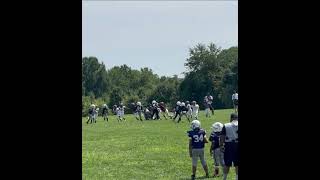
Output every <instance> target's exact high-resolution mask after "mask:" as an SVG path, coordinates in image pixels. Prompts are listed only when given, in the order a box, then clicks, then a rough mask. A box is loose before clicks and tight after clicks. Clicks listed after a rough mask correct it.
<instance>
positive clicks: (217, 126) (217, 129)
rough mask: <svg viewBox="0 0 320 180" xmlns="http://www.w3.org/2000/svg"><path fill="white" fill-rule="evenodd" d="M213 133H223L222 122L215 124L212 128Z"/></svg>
mask: <svg viewBox="0 0 320 180" xmlns="http://www.w3.org/2000/svg"><path fill="white" fill-rule="evenodd" d="M211 128H212V130H213V132H221V131H222V128H223V124H222V123H220V122H216V123H213V124H212V126H211Z"/></svg>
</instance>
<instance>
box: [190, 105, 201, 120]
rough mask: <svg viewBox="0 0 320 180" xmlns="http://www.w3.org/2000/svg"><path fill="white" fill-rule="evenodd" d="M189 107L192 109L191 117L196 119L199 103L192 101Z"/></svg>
mask: <svg viewBox="0 0 320 180" xmlns="http://www.w3.org/2000/svg"><path fill="white" fill-rule="evenodd" d="M191 109H192V118H193V119H198V113H199V105H198V104H197V102H196V101H192V105H191Z"/></svg>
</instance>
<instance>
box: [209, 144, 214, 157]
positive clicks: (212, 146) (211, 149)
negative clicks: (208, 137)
mask: <svg viewBox="0 0 320 180" xmlns="http://www.w3.org/2000/svg"><path fill="white" fill-rule="evenodd" d="M213 148H214V141H211V146H210V155H211V156H212V153H213Z"/></svg>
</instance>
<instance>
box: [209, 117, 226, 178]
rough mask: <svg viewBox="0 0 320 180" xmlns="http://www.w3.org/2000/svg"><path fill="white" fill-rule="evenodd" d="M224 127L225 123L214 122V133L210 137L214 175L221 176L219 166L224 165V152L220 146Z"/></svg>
mask: <svg viewBox="0 0 320 180" xmlns="http://www.w3.org/2000/svg"><path fill="white" fill-rule="evenodd" d="M222 127H223V124H222V123H220V122H216V123H214V124H212V127H211V128H212V133H211V135H210V137H209V141H211V142H212V143H211V147H210V155H211V156H212V159H213V160H214V174H213V176H214V177H216V176H219V166H221V167H224V160H223V153H222V152H221V150H220V146H219V144H220V136H221V131H222Z"/></svg>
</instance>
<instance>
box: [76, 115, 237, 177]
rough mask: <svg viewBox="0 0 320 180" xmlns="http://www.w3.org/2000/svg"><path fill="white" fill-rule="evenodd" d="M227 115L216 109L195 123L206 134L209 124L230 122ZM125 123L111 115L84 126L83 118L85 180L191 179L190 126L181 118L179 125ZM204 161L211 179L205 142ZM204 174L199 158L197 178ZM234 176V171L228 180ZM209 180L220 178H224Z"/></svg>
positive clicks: (169, 121) (171, 123)
mask: <svg viewBox="0 0 320 180" xmlns="http://www.w3.org/2000/svg"><path fill="white" fill-rule="evenodd" d="M231 112H232V110H231V109H226V110H216V111H215V115H214V116H211V118H206V117H205V115H204V112H203V111H201V112H200V115H199V120H200V122H201V126H202V128H204V129H205V130H206V131H207V134H208V135H207V136H209V134H210V133H211V129H210V127H211V125H212V123H214V122H217V121H219V122H222V123H226V122H228V121H229V117H230V113H231ZM126 119H127V121H126V122H120V123H118V121H117V120H116V116H110V117H109V122H104V121H103V119H102V117H99V118H98V120H97V123H96V124H86V123H85V122H86V118H83V119H82V176H83V179H85V180H91V179H92V180H93V179H103V180H104V179H116V180H118V179H123V180H128V179H136V180H141V179H152V180H153V179H178V180H180V179H190V175H191V158H190V157H189V154H188V137H187V134H186V132H187V131H188V130H189V129H190V124H189V122H188V121H187V120H186V118H185V117H183V119H182V121H181V122H180V123H179V124H177V123H174V122H173V121H172V120H171V119H168V120H164V118H162V119H163V120H158V121H157V120H150V121H143V122H140V121H137V120H136V119H135V118H134V116H133V115H131V114H129V115H126ZM205 158H206V161H207V164H208V166H209V173H210V176H212V174H213V160H212V158H211V157H210V155H209V144H206V147H205ZM221 174H222V173H221ZM204 175H205V173H204V171H203V169H202V166H201V164H200V160H199V161H198V168H197V177H198V178H201V177H203V176H204ZM234 177H235V172H234V168H232V169H231V170H230V173H229V175H228V180H230V179H234ZM209 179H217V180H220V179H222V176H221V177H219V178H212V177H211V178H209Z"/></svg>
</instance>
